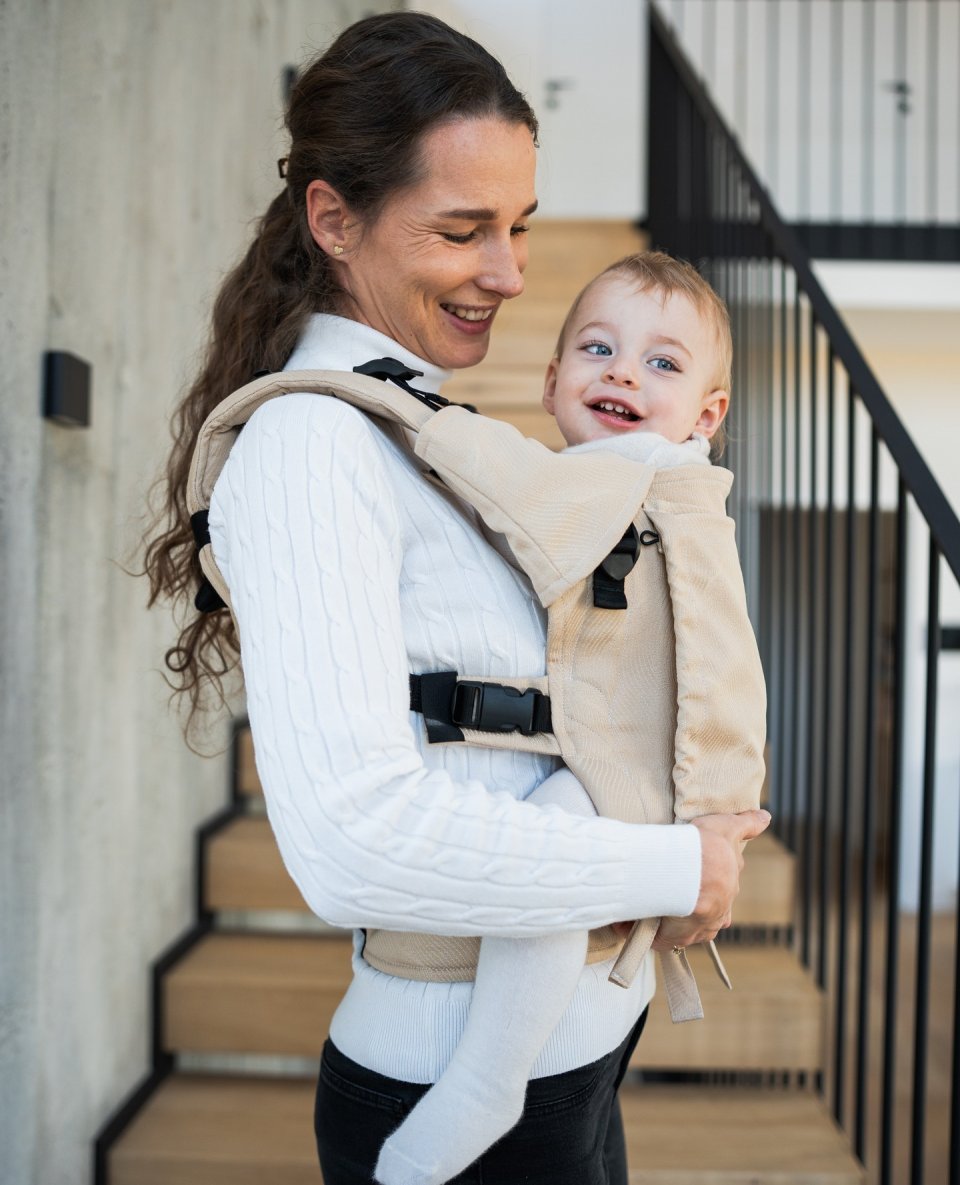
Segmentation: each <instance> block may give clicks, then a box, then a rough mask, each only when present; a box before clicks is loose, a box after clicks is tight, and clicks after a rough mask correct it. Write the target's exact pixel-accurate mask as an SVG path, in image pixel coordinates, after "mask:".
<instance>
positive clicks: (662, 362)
mask: <svg viewBox="0 0 960 1185" xmlns="http://www.w3.org/2000/svg"><path fill="white" fill-rule="evenodd" d="M652 363H653V365H654V366H655V367H656V368H657V370H667V371H670V370H676V369H677V368H676V366H675V365H674V364H673V363H672V362H671V361H670V359H669V358H654V359H652Z"/></svg>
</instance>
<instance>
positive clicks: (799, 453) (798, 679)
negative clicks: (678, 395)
mask: <svg viewBox="0 0 960 1185" xmlns="http://www.w3.org/2000/svg"><path fill="white" fill-rule="evenodd" d="M801 312H802V306H801V300H800V292H799V290H798V289H797V288H796V286H795V287H794V297H793V430H794V440H793V532H792V534H793V578H794V593H793V597H794V606H793V689H792V696H791V700H792V703H793V721H792V727H791V731H790V736H791V744H790V757H791V761H790V841H791V842H790V846H791V847H792V848H793V849H794V850H795V851H796V850H797V848H798V846H799V840H800V835H801V829H800V820H799V808H800V769H799V767H800V759H801V753H802V749H803V747H802V745H801V743H800V703H801V699H802V683H803V661H802V651H801V636H800V619H801V616H802V613H801V604H800V581H801V574H802V572H803V563H802V551H801V549H802V531H801V523H802V519H803V515H802V511H801V505H802V502H803V423H802V420H803V415H802V408H803V388H802V374H801V370H802V352H803V345H802V338H801V323H802V322H801ZM800 867H801V870H802V869H803V867H804V864H803V853H801V865H800ZM806 893H807V885H806V884H804V883H802V878H801V885H800V901H801V909H802V908H803V901H804V899H805V897H806Z"/></svg>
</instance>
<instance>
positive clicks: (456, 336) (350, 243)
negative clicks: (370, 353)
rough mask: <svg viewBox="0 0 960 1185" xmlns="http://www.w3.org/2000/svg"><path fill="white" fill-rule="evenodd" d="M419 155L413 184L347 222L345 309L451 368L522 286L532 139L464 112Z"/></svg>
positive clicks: (340, 264) (469, 358) (481, 350)
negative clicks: (372, 214)
mask: <svg viewBox="0 0 960 1185" xmlns="http://www.w3.org/2000/svg"><path fill="white" fill-rule="evenodd" d="M422 154H423V164H424V175H423V177H422V179H421V180H420V181H419V182H417V184H415V185H413V186H411V187H410V188H409V189H406V190H403V191H402V192H401V193H398V194H396V195H395V196H394V197H392V198H391V199H390V200H389V201H388V202H387V204H386V206H385V207H384V208H383V210H382V212H381V213H380V215H379V217H378V218H377V219H376V221H374V222H372V223H368V224H366V225H358V224H354V225H353V228H352V229H351V228H350V227H349V226H348V228H347V231H346V237H345V247H346V250H345V253H344V254H343V255H342V256H340V257H339V258H338V259H337V260H336V266H337V268H338V272H337V275H338V279H339V280H340V283H341V286H342V288H343V290H344V291H345V293H346V294H347V299H346V301H345V305H344V308H343V310H342V311H343V312H344V313H345V314H346V315H347V316H350V317H353V318H354V319H355V320H358V321H361V322H363V323H364V324H365V325H370V326H371V327H372V328H374V329H378V330H379V331H380V332H381V333H385V334H386V335H387V336H388V337H391V338H393V339H394V341H396V342H398V343H399V344H400V345H402V346H406V348H407V349H408V350H411V351H412V352H413V353H414V354H416V355H418V356H419V357H421V358H423V359H425V360H426V361H428V362H432V363H434V364H435V365H436V366H439V367H442V368H443V369H445V370H453V369H457V368H460V367H464V366H475V365H476V363H478V362H479V361H480V360H481V359H482V358H483V357H484V355H485V354H486V352H487V348H488V346H489V344H490V330H491V327H492V325H493V320H494V317H495V316H496V312H497V309H498V308H499V307H500V303H501V301H504V300H510V299H511V298H512V297H514V296H519V294H520V293H521V292H522V291H523V277H522V274H521V273H522V272H523V269H524V268H525V267H526V264H527V245H526V240H525V234H526V230H527V219H528V218H529V216H530V215H531V214H532V213H533V211H534V209H535V208H536V204H537V199H536V193H535V190H534V169H535V164H536V153H535V149H534V145H533V138H532V136H531V134H530V130H529V128H527V127H526V126H525V125H524V124H519V123H507V122H505V121H504V120H502V119H499V118H482V119H461V120H456V121H453V122H451V123H447V124H443V125H441V126H439V127H436V128H434V129H433V130H432V131H430V132H428V133H427V134H426V136H424V139H423V143H422Z"/></svg>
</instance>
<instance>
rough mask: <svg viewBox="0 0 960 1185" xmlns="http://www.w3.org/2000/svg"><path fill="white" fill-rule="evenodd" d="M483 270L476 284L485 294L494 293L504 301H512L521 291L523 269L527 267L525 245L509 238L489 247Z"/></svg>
mask: <svg viewBox="0 0 960 1185" xmlns="http://www.w3.org/2000/svg"><path fill="white" fill-rule="evenodd" d="M484 263H485V270H484V274H483V275H482V276H479V277H478V278H477V284H478V285H479V286H480V287H481V288H483V289H484V291H487V292H496V293H497V294H498V295H499V296H502V297H503V299H504V300H512V299H513V297H515V296H519V295H520V293H521V292H522V291H523V269H524V268H525V267H526V266H527V248H526V244H525V243H522V242H520V241H519V240H518V239H516V238H514V237H511V238H510V239H509V240H508V241H507V242H505V243H494V244H492V245H491V247H490V251H489V254H488V256H487V259H486V260H485V261H484Z"/></svg>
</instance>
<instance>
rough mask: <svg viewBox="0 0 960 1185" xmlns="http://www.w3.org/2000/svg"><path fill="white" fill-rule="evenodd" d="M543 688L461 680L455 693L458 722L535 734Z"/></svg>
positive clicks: (483, 729) (484, 728) (462, 725)
mask: <svg viewBox="0 0 960 1185" xmlns="http://www.w3.org/2000/svg"><path fill="white" fill-rule="evenodd" d="M539 695H540V693H539V691H537V690H536V688H534V687H528V688H527V690H526V691H520V690H519V689H518V688H516V687H504V686H503V685H502V684H500V683H474V682H471V681H470V680H465V681H464V682H462V683H458V684H457V686H456V688H455V689H454V692H453V710H452V712H451V716H452V718H453V722H454V724H456V725H458V726H459V727H460V728H473V729H477V730H479V731H480V732H519V733H521V734H522V735H523V736H525V737H528V736H533V734H534V733H535V732H538V731H539V729H537V728H536V727H535V726H534V719H535V715H536V708H537V698H538V696H539Z"/></svg>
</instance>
